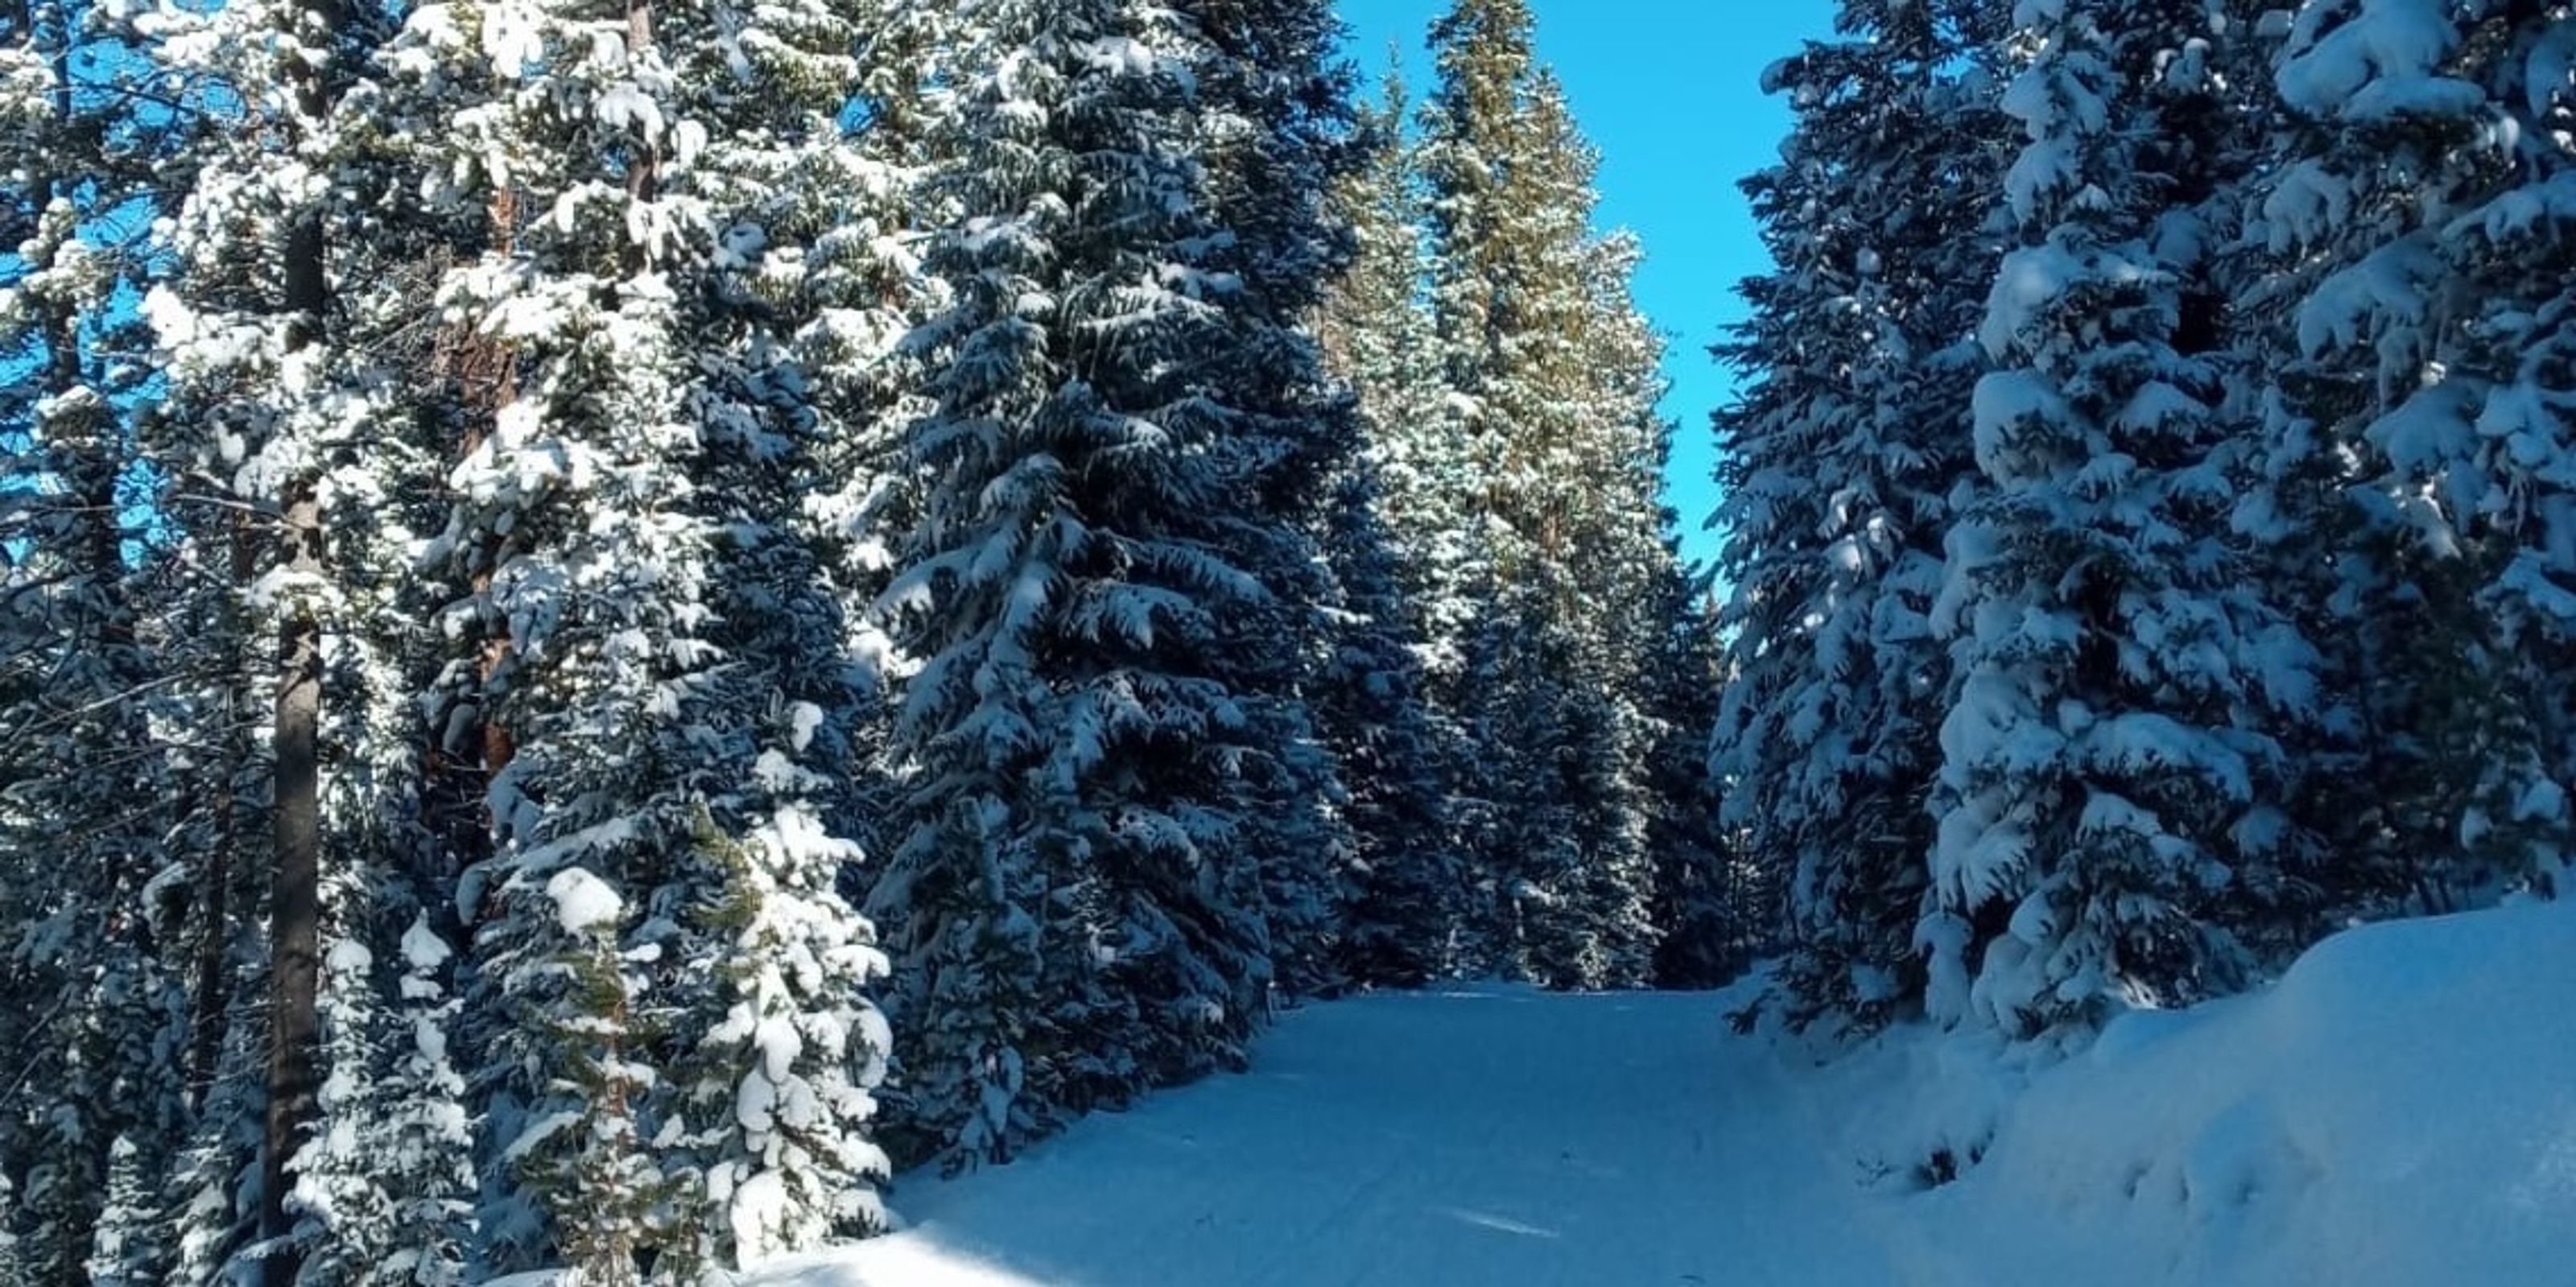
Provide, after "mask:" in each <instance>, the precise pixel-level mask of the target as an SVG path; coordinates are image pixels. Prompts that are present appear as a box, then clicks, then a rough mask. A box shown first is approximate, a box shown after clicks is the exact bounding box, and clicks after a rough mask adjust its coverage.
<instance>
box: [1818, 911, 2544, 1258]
mask: <svg viewBox="0 0 2576 1287" xmlns="http://www.w3.org/2000/svg"><path fill="white" fill-rule="evenodd" d="M1997 1055H1998V1052H1997V1051H1996V1050H1995V1049H1993V1048H1992V1047H1989V1046H1986V1045H1984V1044H1982V1043H1979V1042H1975V1041H1971V1040H1968V1039H1966V1038H1961V1037H1950V1036H1942V1035H1938V1034H1930V1033H1925V1032H1921V1031H1913V1032H1903V1033H1898V1034H1894V1035H1891V1036H1890V1037H1887V1038H1883V1039H1881V1040H1880V1041H1879V1042H1877V1043H1875V1044H1874V1045H1873V1046H1872V1047H1870V1048H1868V1049H1865V1050H1863V1051H1860V1052H1857V1053H1856V1054H1854V1055H1852V1056H1849V1057H1847V1058H1845V1059H1843V1060H1841V1061H1839V1062H1837V1063H1836V1064H1834V1065H1831V1066H1829V1067H1827V1068H1825V1069H1823V1070H1822V1071H1821V1072H1819V1074H1818V1075H1817V1078H1816V1081H1815V1084H1814V1086H1813V1087H1812V1093H1813V1094H1814V1096H1815V1099H1816V1102H1817V1103H1818V1104H1819V1105H1826V1106H1830V1105H1835V1104H1848V1105H1850V1106H1851V1112H1850V1113H1849V1114H1848V1115H1847V1116H1845V1117H1844V1118H1843V1119H1842V1130H1841V1132H1840V1140H1839V1146H1840V1147H1842V1148H1843V1149H1845V1150H1846V1151H1847V1152H1848V1153H1849V1155H1850V1156H1851V1157H1852V1158H1853V1159H1854V1164H1855V1168H1856V1170H1858V1171H1860V1172H1862V1173H1863V1174H1865V1175H1874V1176H1876V1177H1877V1178H1876V1180H1875V1183H1874V1184H1873V1188H1874V1189H1875V1190H1876V1192H1877V1193H1878V1194H1879V1195H1880V1196H1879V1197H1878V1198H1876V1199H1875V1200H1874V1201H1872V1202H1871V1203H1870V1204H1869V1205H1870V1206H1872V1207H1873V1208H1874V1210H1873V1212H1872V1214H1873V1216H1874V1217H1875V1219H1873V1221H1872V1222H1871V1226H1870V1227H1871V1228H1873V1229H1875V1230H1879V1231H1882V1232H1883V1234H1884V1237H1885V1239H1886V1245H1887V1249H1888V1254H1889V1258H1890V1260H1891V1261H1892V1262H1894V1264H1895V1265H1896V1266H1897V1267H1898V1274H1899V1278H1898V1280H1899V1281H1903V1282H1908V1283H1923V1284H1944V1285H1946V1284H1963V1285H1964V1284H1980V1285H1983V1284H1998V1283H2002V1284H2023V1283H2028V1284H2054V1283H2087V1284H2106V1285H2107V1284H2141V1285H2143V1284H2168V1283H2170V1284H2186V1283H2188V1284H2249V1285H2254V1284H2260V1285H2263V1287H2273V1285H2279V1287H2294V1285H2300V1284H2310V1283H2316V1284H2329V1283H2330V1284H2334V1285H2335V1287H2370V1285H2372V1284H2387V1285H2388V1287H2400V1285H2408V1287H2414V1285H2420V1284H2437V1283H2442V1284H2494V1285H2497V1287H2515V1285H2520V1284H2531V1285H2533V1287H2539V1285H2541V1284H2553V1283H2571V1282H2576V906H2568V905H2554V906H2538V907H2523V908H2514V909H2507V910H2503V911H2494V912H2482V913H2477V914H2472V915H2466V916H2456V917H2446V918H2442V919H2437V920H2424V921H2409V922H2400V923H2393V924H2385V925H2375V926H2369V927H2365V928H2361V929H2356V930H2353V931H2350V932H2347V933H2344V934H2341V935H2338V936H2336V937H2335V938H2333V939H2330V940H2328V941H2327V942H2325V943H2323V944H2322V945H2320V946H2318V947H2317V948H2316V949H2315V950H2313V951H2311V952H2310V953H2308V955H2307V956H2306V957H2305V958H2303V959H2302V960H2300V961H2299V963H2298V964H2297V965H2296V966H2295V967H2294V968H2293V969H2291V970H2290V972H2289V973H2288V974H2287V975H2286V976H2285V977H2284V978H2283V979H2282V980H2281V982H2280V983H2279V984H2278V985H2277V986H2274V987H2272V988H2270V989H2268V990H2265V991H2263V992H2260V993H2257V994H2254V995H2251V996H2246V997H2240V998H2235V999H2232V1000H2228V1001H2222V1002H2218V1003H2214V1004H2210V1005H2204V1006H2201V1007H2198V1008H2196V1009H2192V1010H2188V1011H2178V1012H2162V1013H2158V1012H2139V1013H2133V1014H2129V1015H2126V1016H2124V1017H2122V1018H2120V1019H2118V1020H2116V1021H2115V1022H2113V1023H2112V1024H2111V1025H2110V1026H2109V1027H2108V1028H2107V1029H2106V1030H2105V1031H2104V1032H2103V1034H2102V1036H2101V1038H2100V1039H2099V1040H2098V1041H2097V1042H2095V1043H2094V1044H2093V1045H2092V1046H2091V1047H2090V1048H2088V1049H2086V1050H2083V1051H2081V1052H2080V1053H2077V1054H2075V1055H2073V1056H2072V1057H2070V1058H2067V1059H2065V1060H2064V1061H2063V1062H2060V1063H2057V1064H2055V1065H2054V1066H2049V1067H2045V1068H2038V1069H2034V1068H2033V1067H2031V1066H2030V1065H2029V1064H2027V1063H2021V1062H2017V1061H2015V1060H2013V1059H2010V1058H1998V1057H1997ZM1953 1169H1955V1171H1956V1175H1955V1178H1953V1179H1950V1181H1949V1182H1946V1183H1943V1182H1941V1181H1943V1180H1944V1179H1945V1177H1946V1176H1947V1173H1948V1172H1950V1171H1952V1170H1953ZM1926 1185H1930V1186H1931V1187H1929V1188H1928V1189H1927V1188H1925V1187H1924V1186H1926Z"/></svg>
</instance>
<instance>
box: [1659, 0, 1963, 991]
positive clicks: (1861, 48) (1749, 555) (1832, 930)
mask: <svg viewBox="0 0 2576 1287" xmlns="http://www.w3.org/2000/svg"><path fill="white" fill-rule="evenodd" d="M1996 9H1997V6H1993V5H1987V4H1978V3H1936V4H1921V3H1915V4H1893V3H1879V2H1878V0H1851V2H1849V3H1845V4H1843V5H1841V6H1840V8H1839V10H1838V11H1837V15H1836V20H1835V21H1836V27H1837V30H1838V32H1839V33H1840V35H1839V38H1838V39H1836V40H1834V41H1832V42H1819V43H1812V44H1810V45H1809V46H1808V47H1807V48H1806V49H1805V50H1804V51H1802V52H1800V53H1798V54H1796V55H1793V56H1791V57H1789V58H1787V59H1784V60H1783V61H1781V62H1779V63H1777V64H1774V65H1773V66H1772V67H1771V69H1770V70H1769V71H1768V72H1767V73H1766V88H1768V89H1769V90H1770V91H1771V92H1773V93H1775V94H1781V95H1785V96H1786V97H1787V98H1788V100H1789V103H1790V106H1791V108H1792V110H1793V111H1794V112H1795V113H1796V118H1797V124H1796V126H1795V128H1794V129H1793V131H1792V132H1791V134H1790V137H1789V139H1788V141H1787V143H1786V144H1784V145H1783V147H1782V149H1781V159H1780V162H1779V164H1777V165H1776V166H1773V167H1771V168H1770V169H1767V170H1765V171H1763V172H1761V173H1759V174H1757V175H1755V176H1753V177H1752V178H1751V179H1748V180H1746V182H1745V185H1744V186H1745V190H1746V192H1747V193H1748V195H1750V196H1751V198H1752V200H1753V206H1754V211H1755V213H1756V215H1757V216H1758V217H1759V218H1760V219H1761V221H1762V224H1763V238H1764V241H1765V242H1766V243H1767V244H1768V245H1769V247H1770V249H1771V254H1772V258H1773V260H1774V262H1775V263H1776V265H1777V267H1776V268H1775V269H1774V271H1772V272H1771V273H1769V274H1767V275H1764V276H1761V277H1756V278H1753V279H1751V280H1750V281H1748V282H1747V283H1746V284H1745V287H1744V290H1745V294H1746V297H1747V299H1748V300H1749V301H1750V302H1751V304H1752V316H1751V318H1750V320H1749V321H1747V322H1746V323H1745V324H1744V325H1743V327H1742V328H1741V329H1740V330H1739V331H1738V332H1737V334H1736V336H1735V338H1734V339H1733V340H1731V341H1730V342H1729V343H1728V344H1727V345H1725V346H1724V347H1723V348H1722V349H1721V350H1720V353H1721V354H1722V356H1724V357H1725V359H1726V360H1727V361H1729V362H1730V363H1732V364H1734V365H1735V366H1736V367H1737V368H1738V369H1739V370H1740V371H1741V372H1743V374H1744V376H1745V378H1746V380H1747V383H1746V385H1745V390H1744V393H1743V394H1742V395H1741V396H1740V397H1739V398H1738V399H1737V400H1736V401H1735V402H1734V403H1732V404H1731V405H1729V406H1728V407H1727V408H1725V409H1724V410H1722V411H1721V412H1720V413H1719V415H1718V418H1717V431H1718V443H1719V448H1720V460H1721V462H1722V463H1721V465H1720V468H1719V475H1718V482H1719V484H1720V486H1721V488H1722V489H1723V495H1724V500H1723V502H1722V503H1721V506H1720V508H1719V510H1718V513H1717V516H1716V521H1717V523H1718V525H1719V526H1721V527H1722V528H1723V529H1724V531H1725V533H1726V544H1725V546H1724V552H1723V555H1722V557H1721V563H1720V567H1721V571H1722V575H1723V577H1724V579H1725V580H1726V581H1727V583H1728V584H1729V585H1730V586H1731V590H1730V594H1729V598H1728V602H1727V605H1726V607H1725V609H1724V610H1723V613H1722V614H1721V618H1720V621H1721V625H1722V628H1723V629H1724V630H1725V631H1726V632H1727V633H1728V634H1729V635H1730V636H1731V639H1732V642H1731V644H1730V655H1731V663H1732V670H1733V672H1734V673H1733V675H1732V676H1731V679H1730V681H1729V683H1728V684H1727V686H1726V689H1725V692H1724V695H1723V698H1722V700H1721V702H1720V706H1719V713H1718V718H1717V720H1716V724H1715V727H1716V735H1715V739H1714V742H1713V745H1712V747H1711V759H1710V767H1711V770H1712V773H1713V775H1714V776H1715V778H1716V779H1717V781H1718V783H1719V784H1720V788H1721V790H1722V793H1723V798H1724V806H1723V809H1724V817H1725V819H1726V821H1727V823H1728V825H1729V827H1730V829H1731V830H1732V831H1733V832H1734V833H1735V834H1736V835H1738V836H1739V837H1740V838H1741V843H1742V845H1743V846H1744V850H1745V858H1746V859H1747V860H1748V861H1750V862H1752V863H1754V864H1756V865H1757V866H1759V867H1761V868H1763V869H1765V870H1769V871H1773V872H1777V873H1779V874H1780V876H1781V878H1782V879H1783V881H1784V882H1785V886H1786V895H1787V899H1788V903H1787V906H1786V908H1785V909H1783V910H1784V911H1785V915H1786V927H1785V928H1786V937H1787V946H1788V949H1789V950H1788V955H1787V957H1786V958H1785V960H1784V962H1783V968H1782V972H1781V976H1780V977H1781V983H1782V984H1783V986H1784V987H1785V989H1786V991H1787V1011H1788V1013H1789V1014H1790V1016H1791V1017H1792V1018H1793V1019H1794V1020H1797V1021H1801V1022H1804V1021H1809V1020H1813V1019H1817V1018H1823V1017H1828V1016H1831V1017H1835V1018H1838V1019H1842V1020H1848V1021H1852V1022H1856V1023H1858V1024H1860V1025H1862V1026H1865V1027H1867V1026H1875V1025H1877V1024H1881V1023H1885V1022H1887V1021H1888V1020H1889V1019H1891V1018H1894V1017H1897V1016H1899V1015H1902V1014H1905V1013H1907V1012H1909V1011H1911V1010H1913V1009H1914V1008H1915V1007H1916V1006H1918V1005H1919V1004H1920V1001H1921V997H1922V989H1923V983H1924V975H1923V966H1922V962H1921V957H1920V953H1919V951H1918V948H1917V945H1916V943H1915V941H1914V927H1915V921H1916V918H1917V916H1918V915H1919V914H1920V913H1921V910H1922V906H1923V901H1924V897H1925V894H1926V891H1927V890H1928V888H1929V873H1928V868H1927V866H1926V861H1925V860H1926V856H1927V855H1928V854H1929V852H1930V850H1931V846H1932V816H1931V813H1930V812H1929V808H1928V801H1929V798H1930V795H1931V791H1932V783H1933V776H1934V773H1935V770H1936V769H1937V767H1938V762H1939V754H1940V752H1939V747H1938V745H1937V743H1936V741H1935V738H1934V731H1935V729H1937V727H1938V726H1939V723H1940V720H1941V717H1942V712H1943V711H1944V709H1945V707H1946V704H1947V702H1948V700H1949V698H1950V693H1951V685H1950V682H1949V679H1948V676H1949V673H1950V667H1949V658H1948V656H1947V652H1946V649H1945V648H1944V647H1943V645H1942V643H1941V641H1940V640H1939V639H1938V638H1936V637H1935V635H1934V633H1933V631H1932V628H1931V620H1930V614H1931V609H1932V605H1933V600H1934V598H1935V596H1936V595H1938V593H1939V592H1940V588H1941V580H1942V544H1943V540H1944V538H1945V537H1946V536H1947V535H1948V533H1949V530H1950V528H1951V526H1952V524H1953V522H1954V521H1955V515H1956V511H1955V510H1954V509H1953V503H1954V502H1953V494H1954V492H1955V490H1956V489H1957V487H1958V486H1959V484H1960V483H1961V482H1963V481H1965V480H1966V479H1967V478H1968V477H1969V476H1970V475H1971V474H1972V473H1973V471H1974V469H1975V462H1974V461H1973V459H1972V458H1971V456H1970V442H1969V395H1970V391H1971V389H1972V387H1973V386H1974V384H1975V381H1976V379H1977V377H1978V375H1979V373H1980V372H1981V371H1982V370H1983V369H1984V368H1985V364H1986V358H1985V355H1984V354H1983V353H1982V352H1981V351H1979V350H1978V349H1977V347H1976V346H1975V344H1974V342H1973V341H1972V339H1970V338H1969V337H1970V333H1971V331H1972V330H1973V328H1974V325H1975V322H1976V320H1977V319H1978V317H1979V316H1980V315H1981V313H1982V309H1983V305H1984V298H1983V296H1984V289H1983V284H1984V283H1985V282H1986V281H1988V280H1989V279H1990V278H1991V276H1992V272H1993V265H1994V263H1995V261H1996V258H1997V256H1998V255H1999V254H2000V251H2001V245H2000V235H1999V230H1998V229H1996V228H1995V227H1994V226H1993V216H1994V214H1995V212H1996V211H1997V209H1998V207H1999V204H2000V203H1999V201H1998V199H1997V191H1996V190H1997V187H1998V185H1999V183H2000V180H2001V173H2002V169H2003V166H2004V164H2005V161H2006V160H2007V159H2008V154H2007V152H2006V150H2005V148H2004V147H2003V146H2002V144H2001V142H2000V139H1999V136H2000V135H2002V134H2003V133H2004V131H2005V129H2006V128H2007V127H2008V123H2007V122H2006V121H2005V119H2004V118H2003V116H2002V114H2001V113H2000V112H1999V111H1998V110H1997V104H1996V99H1997V96H1998V93H1999V91H2000V85H1999V83H1998V82H1997V80H1996V78H1995V67H1996V64H1997V62H1998V60H1999V58H2000V56H2001V51H2000V49H1999V47H1998V44H1997V41H1998V37H1999V35H2000V32H1999V30H1998V28H1999V26H2000V24H1999V23H1998V22H1997V21H1996V13H1995V11H1996Z"/></svg>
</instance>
